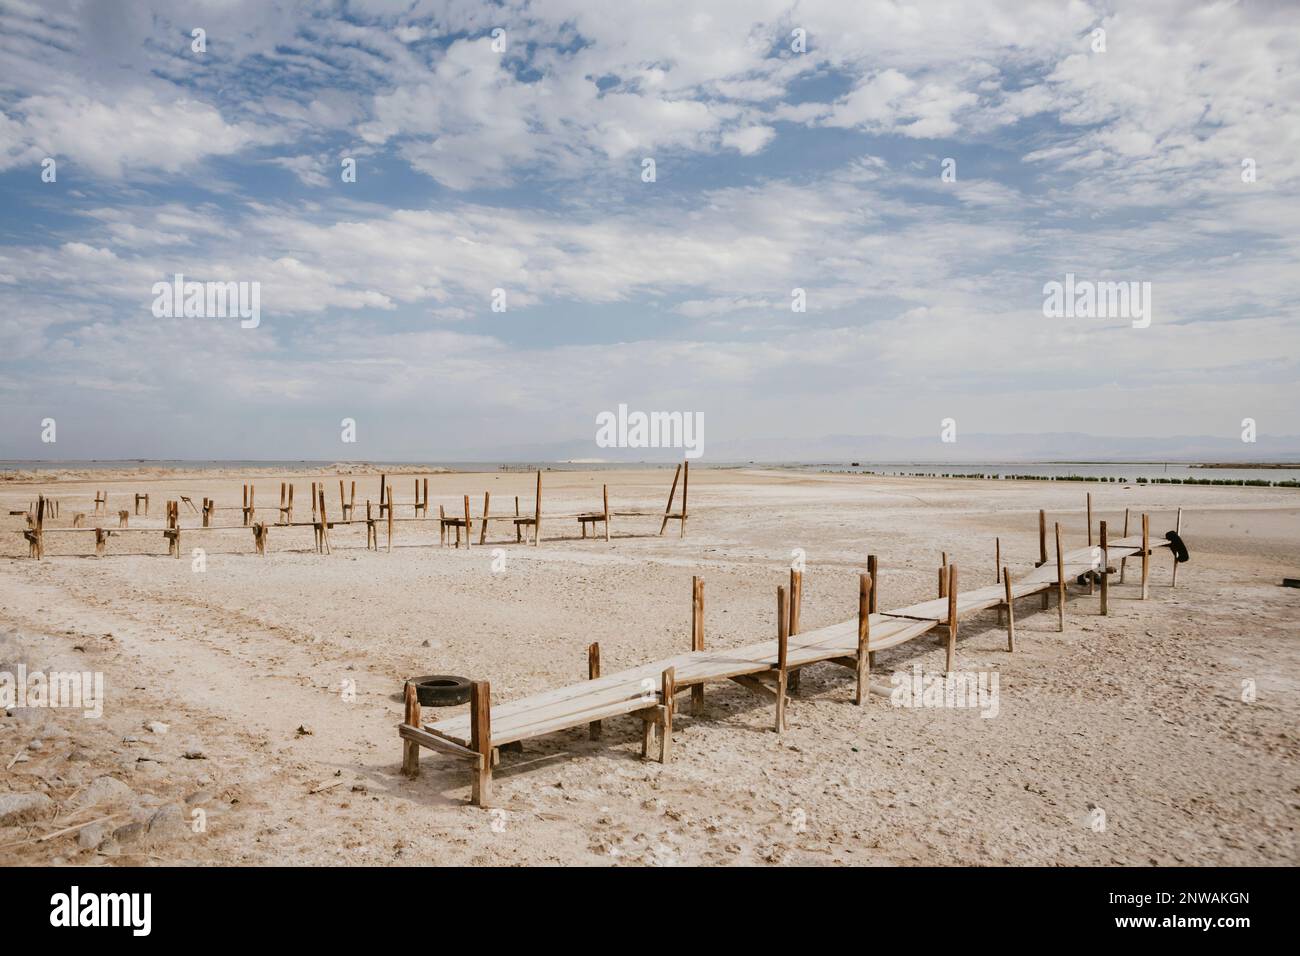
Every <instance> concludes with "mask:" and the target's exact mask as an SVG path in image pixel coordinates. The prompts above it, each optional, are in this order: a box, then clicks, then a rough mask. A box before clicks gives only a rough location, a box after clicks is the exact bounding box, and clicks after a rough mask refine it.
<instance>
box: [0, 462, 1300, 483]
mask: <svg viewBox="0 0 1300 956" xmlns="http://www.w3.org/2000/svg"><path fill="white" fill-rule="evenodd" d="M336 464H340V463H339V462H337V461H313V460H307V459H284V460H274V461H271V460H260V461H253V460H223V459H213V460H193V459H191V460H181V459H174V460H167V459H145V458H128V459H116V460H114V459H96V460H92V461H36V460H7V461H5V460H0V471H51V470H63V469H66V470H76V471H96V470H104V469H126V468H167V469H176V470H180V471H202V470H206V469H215V468H224V469H230V470H235V471H237V470H239V469H241V468H247V469H253V468H274V469H277V470H282V471H293V470H303V471H310V470H316V469H322V468H330V467H333V466H334V465H336ZM358 464H367V465H369V466H371V467H374V468H384V467H391V468H399V467H400V468H448V469H451V470H452V471H465V472H496V471H500V470H507V471H515V472H523V471H531V470H534V469H537V468H541V469H543V470H547V471H592V470H599V471H609V470H619V471H626V470H632V469H644V468H672V467H673V466H674V464H675V462H663V461H658V462H642V461H625V462H555V461H550V462H547V461H536V462H499V461H446V462H428V461H383V462H379V461H376V462H364V463H358ZM692 464H693V465H695V466H696V467H697V468H775V469H782V470H789V471H802V472H819V473H821V472H848V473H862V474H865V473H873V474H877V475H952V476H961V477H967V476H970V477H973V476H987V477H989V478H1011V477H1016V476H1033V477H1037V478H1044V479H1056V480H1062V479H1069V478H1072V477H1073V478H1092V479H1103V478H1105V479H1110V478H1114V479H1123V480H1127V481H1130V482H1131V481H1136V480H1137V479H1138V478H1145V479H1147V480H1148V481H1158V480H1161V479H1165V480H1171V479H1172V480H1177V481H1186V480H1188V479H1196V480H1207V479H1208V480H1223V481H1270V482H1282V481H1292V482H1294V481H1300V465H1297V466H1295V467H1288V468H1250V467H1243V466H1237V467H1232V468H1198V467H1196V466H1195V465H1192V464H1188V463H1186V462H1182V463H1178V462H1168V463H1166V462H1120V461H1116V462H1010V463H1008V462H956V463H954V462H923V461H901V462H868V461H862V462H855V463H851V462H763V461H728V462H721V461H706V460H704V459H698V460H696V461H694V462H692Z"/></svg>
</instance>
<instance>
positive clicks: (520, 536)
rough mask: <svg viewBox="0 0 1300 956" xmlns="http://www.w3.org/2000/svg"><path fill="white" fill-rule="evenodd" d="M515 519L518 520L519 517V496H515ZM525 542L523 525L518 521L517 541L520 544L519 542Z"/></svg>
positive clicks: (516, 528) (516, 529)
mask: <svg viewBox="0 0 1300 956" xmlns="http://www.w3.org/2000/svg"><path fill="white" fill-rule="evenodd" d="M515 517H516V518H518V517H519V496H518V495H515ZM523 540H524V532H523V525H521V524H520V523H519V522H518V521H516V522H515V541H517V542H518V541H523Z"/></svg>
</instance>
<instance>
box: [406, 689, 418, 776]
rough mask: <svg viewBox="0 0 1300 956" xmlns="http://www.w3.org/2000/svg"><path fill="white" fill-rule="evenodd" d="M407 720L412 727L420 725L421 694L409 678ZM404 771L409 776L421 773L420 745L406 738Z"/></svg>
mask: <svg viewBox="0 0 1300 956" xmlns="http://www.w3.org/2000/svg"><path fill="white" fill-rule="evenodd" d="M405 722H406V723H407V724H409V725H410V726H412V727H419V726H420V695H419V694H418V693H416V690H415V684H414V683H412V682H411V681H409V680H408V681H407V682H406V716H405ZM402 773H404V774H405V775H406V776H408V777H418V776H419V775H420V745H419V744H418V743H416V742H415V741H414V740H409V739H405V738H404V739H403V740H402Z"/></svg>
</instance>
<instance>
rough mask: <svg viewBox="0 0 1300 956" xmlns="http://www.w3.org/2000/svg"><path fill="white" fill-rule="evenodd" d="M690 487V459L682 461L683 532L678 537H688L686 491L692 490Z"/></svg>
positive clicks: (681, 523)
mask: <svg viewBox="0 0 1300 956" xmlns="http://www.w3.org/2000/svg"><path fill="white" fill-rule="evenodd" d="M690 487H691V463H690V462H689V461H684V462H682V520H681V521H680V522H679V524H680V526H681V534H680V535H678V537H681V538H684V537H686V493H687V492H688V491H689V490H690Z"/></svg>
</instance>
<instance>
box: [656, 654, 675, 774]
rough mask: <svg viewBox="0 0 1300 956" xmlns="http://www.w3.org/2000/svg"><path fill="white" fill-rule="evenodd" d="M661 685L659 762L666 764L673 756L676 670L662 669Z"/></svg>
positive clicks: (670, 668) (671, 668)
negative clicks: (661, 709) (661, 716)
mask: <svg viewBox="0 0 1300 956" xmlns="http://www.w3.org/2000/svg"><path fill="white" fill-rule="evenodd" d="M659 680H660V682H661V683H662V685H663V690H662V692H661V693H662V695H663V700H664V702H663V726H662V727H660V728H659V762H660V763H667V762H668V759H669V758H670V757H671V756H672V754H673V711H675V710H676V709H677V670H676V668H673V667H668V668H665V669H664V672H663V674H661V675H660V677H659Z"/></svg>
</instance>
